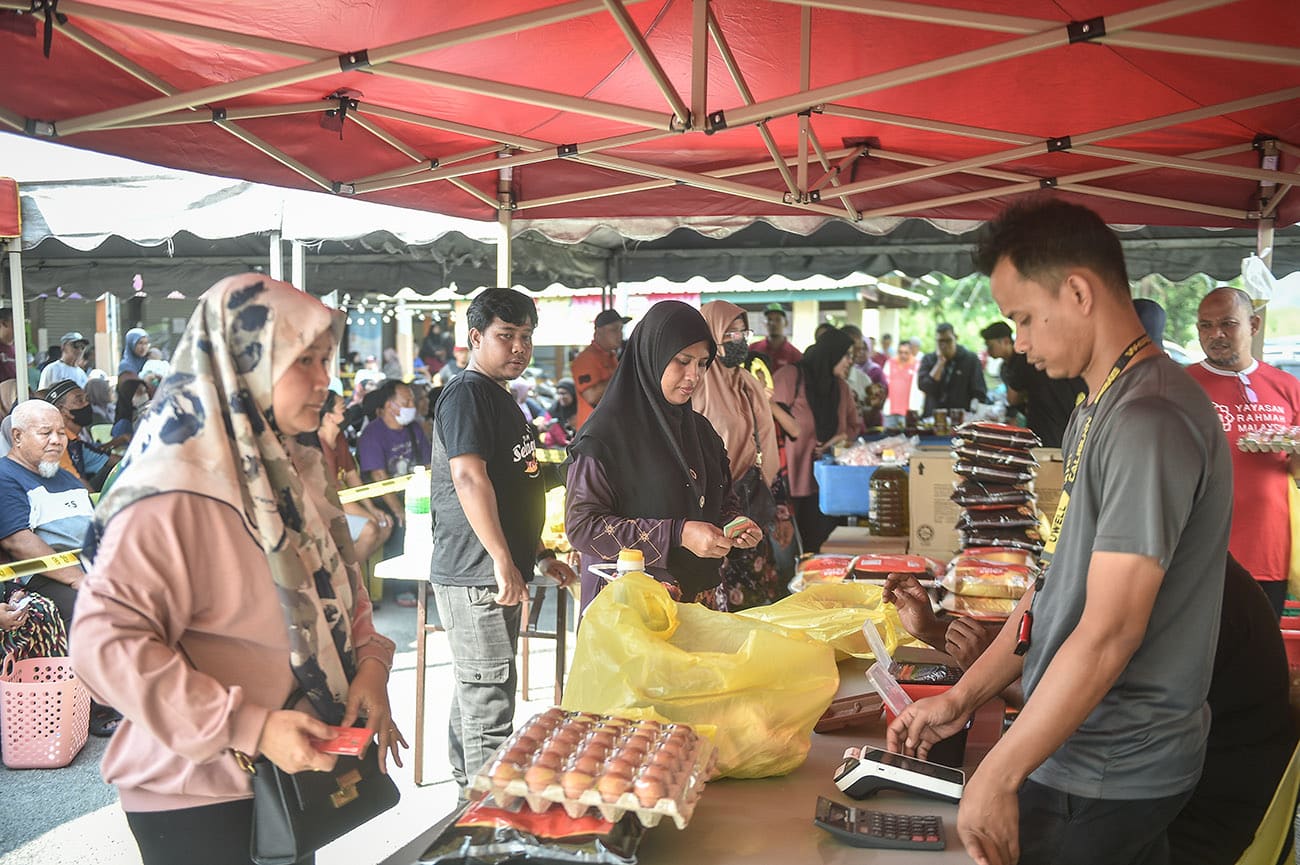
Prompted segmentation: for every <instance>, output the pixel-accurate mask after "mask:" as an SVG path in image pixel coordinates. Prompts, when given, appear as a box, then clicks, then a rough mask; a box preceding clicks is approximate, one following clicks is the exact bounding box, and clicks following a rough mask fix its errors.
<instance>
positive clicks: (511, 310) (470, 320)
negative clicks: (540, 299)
mask: <svg viewBox="0 0 1300 865" xmlns="http://www.w3.org/2000/svg"><path fill="white" fill-rule="evenodd" d="M494 320H500V321H503V322H505V323H506V324H517V325H524V324H528V325H532V326H533V327H537V304H535V303H533V299H532V298H531V297H529V296H528V295H526V294H523V293H522V292H518V291H515V290H514V289H513V288H489V289H488V290H486V291H484V292H483V293H482V294H480V295H479V296H478V297H476V298H474V300H473V302H472V303H470V305H469V309H468V310H467V311H466V312H465V323H466V324H467V325H469V328H470V330H477V331H478V332H479V333H483V332H484V331H486V330H487V329H488V327H489V326H490V325H491V324H492V322H493V321H494Z"/></svg>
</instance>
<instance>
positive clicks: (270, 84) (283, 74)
mask: <svg viewBox="0 0 1300 865" xmlns="http://www.w3.org/2000/svg"><path fill="white" fill-rule="evenodd" d="M603 8H604V7H603V5H602V3H601V0H574V2H571V3H565V4H561V5H560V6H553V7H550V8H547V9H541V10H538V11H536V12H528V13H524V14H522V15H510V16H506V17H503V18H496V19H492V20H490V21H484V22H482V23H480V24H472V25H469V26H466V27H458V28H455V29H452V30H447V31H444V32H442V33H435V34H432V35H430V36H421V37H418V38H415V39H408V40H405V41H402V42H396V43H393V44H392V45H386V46H383V47H379V48H374V49H370V50H369V51H368V52H367V56H368V59H369V63H370V70H371V71H374V68H375V67H377V66H382V65H383V64H385V63H393V62H395V61H398V60H402V59H405V58H407V57H411V56H415V55H418V54H425V53H428V52H430V51H437V50H440V49H443V48H450V47H453V46H457V45H464V44H467V43H471V42H477V41H480V40H483V39H490V38H493V37H496V36H505V35H508V34H511V33H517V32H519V31H521V30H528V29H531V28H533V27H540V26H543V25H546V24H553V23H556V22H560V21H567V20H569V19H571V18H579V17H582V16H585V15H590V14H592V13H595V12H599V11H601V10H602V9H603ZM82 10H83V11H82V14H87V9H86V7H84V6H83V7H82ZM61 11H63V10H61ZM65 14H69V13H67V12H65ZM87 17H92V16H91V15H89V14H87ZM201 30H207V31H208V32H210V33H217V34H222V35H220V36H219V37H217V38H215V39H214V41H217V42H220V43H223V44H233V43H232V41H231V37H229V36H227V35H226V34H224V31H213V30H212V29H211V28H194V32H193V34H191V35H196V34H197V33H198V32H199V31H201ZM199 38H207V37H199ZM268 41H269V40H262V42H263V43H266V42H268ZM285 47H286V48H289V47H292V50H294V51H300V50H302V49H301V47H300V46H287V45H286V46H285ZM263 50H265V49H263ZM359 54H360V52H352V53H347V52H345V53H344V54H343V55H333V56H328V57H322V58H321V59H319V60H316V61H313V62H310V63H305V64H303V65H301V66H294V67H291V68H289V69H281V70H276V71H274V72H267V73H263V74H261V75H254V76H251V77H249V78H243V79H240V80H238V81H231V82H226V83H222V84H214V85H210V86H208V87H201V88H199V89H198V90H192V91H189V92H187V93H182V94H177V95H176V96H168V97H163V98H161V99H149V100H146V101H144V102H138V103H136V104H134V105H128V106H124V107H122V108H113V109H109V110H108V111H99V112H96V113H94V114H87V115H84V116H82V117H74V118H71V119H68V120H64V121H60V122H58V123H57V124H56V126H57V127H58V128H59V131H60V134H61V135H75V134H76V133H78V132H88V131H91V130H93V129H102V128H104V127H106V126H112V125H114V124H116V123H122V122H126V121H130V120H139V119H141V118H144V117H151V116H153V115H156V114H164V113H166V112H168V111H173V110H176V109H181V108H194V107H196V106H199V105H211V104H220V103H221V102H224V101H226V100H228V99H234V98H238V97H241V96H248V95H250V94H252V93H258V92H260V91H263V90H271V89H275V88H278V87H287V86H290V85H293V84H301V83H302V82H304V81H311V80H313V79H316V78H322V77H325V76H329V75H337V74H338V73H339V72H340V68H341V67H340V58H341V57H346V58H348V59H355V58H357V57H358V56H359Z"/></svg>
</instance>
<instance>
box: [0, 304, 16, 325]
mask: <svg viewBox="0 0 1300 865" xmlns="http://www.w3.org/2000/svg"><path fill="white" fill-rule="evenodd" d="M0 321H3V322H5V323H7V324H13V323H14V308H13V307H12V306H0Z"/></svg>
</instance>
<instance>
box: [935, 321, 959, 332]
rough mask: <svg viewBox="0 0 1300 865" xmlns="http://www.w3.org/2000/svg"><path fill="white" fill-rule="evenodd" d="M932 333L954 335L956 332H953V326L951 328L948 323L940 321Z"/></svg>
mask: <svg viewBox="0 0 1300 865" xmlns="http://www.w3.org/2000/svg"><path fill="white" fill-rule="evenodd" d="M934 332H935V333H951V334H953V335H956V333H957V331H955V330H954V329H953V326H952V325H951V324H949V323H948V322H946V321H941V322H939V323H938V324H937V325H935V327H934Z"/></svg>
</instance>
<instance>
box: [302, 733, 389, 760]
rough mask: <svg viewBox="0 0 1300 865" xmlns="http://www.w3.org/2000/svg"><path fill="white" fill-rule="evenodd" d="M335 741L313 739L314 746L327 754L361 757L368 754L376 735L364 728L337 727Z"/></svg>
mask: <svg viewBox="0 0 1300 865" xmlns="http://www.w3.org/2000/svg"><path fill="white" fill-rule="evenodd" d="M334 732H335V736H334V738H333V739H312V740H311V743H312V746H313V747H315V749H316V750H317V751H322V752H324V753H326V754H338V755H340V756H343V757H360V756H361V755H362V754H364V753H366V747H367V746H368V745H369V744H370V740H371V738H373V737H374V733H373V732H372V731H371V730H367V729H365V728H364V727H335V728H334Z"/></svg>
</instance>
